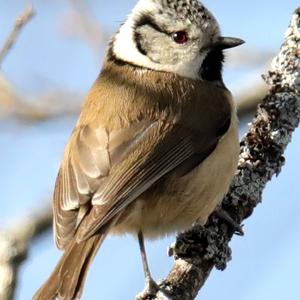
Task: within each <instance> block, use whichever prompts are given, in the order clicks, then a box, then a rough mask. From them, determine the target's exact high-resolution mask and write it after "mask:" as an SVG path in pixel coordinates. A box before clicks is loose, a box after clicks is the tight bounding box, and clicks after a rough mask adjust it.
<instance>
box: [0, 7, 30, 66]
mask: <svg viewBox="0 0 300 300" xmlns="http://www.w3.org/2000/svg"><path fill="white" fill-rule="evenodd" d="M33 16H34V11H33V8H32V6H29V7H27V8H26V9H25V10H24V11H23V13H22V14H21V15H20V16H19V17H18V18H17V19H16V21H15V25H14V28H13V30H12V31H11V33H10V34H9V36H8V38H7V39H6V41H5V43H4V45H3V47H2V48H1V49H0V67H1V65H2V63H3V60H4V58H5V57H6V55H7V54H8V52H9V51H10V50H11V48H12V47H13V45H14V43H15V42H16V40H17V37H18V35H19V33H20V31H21V30H22V28H23V27H24V26H25V25H26V24H27V23H28V22H29V21H30V20H31V19H32V17H33Z"/></svg>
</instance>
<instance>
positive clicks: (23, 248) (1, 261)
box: [0, 206, 52, 300]
mask: <svg viewBox="0 0 300 300" xmlns="http://www.w3.org/2000/svg"><path fill="white" fill-rule="evenodd" d="M51 225H52V210H51V208H50V207H48V206H47V207H43V208H42V209H41V210H40V211H39V212H37V213H35V214H32V215H31V216H28V217H26V218H23V219H21V220H20V221H18V222H16V223H15V224H13V225H12V226H11V227H9V228H8V229H6V230H5V231H4V230H2V231H0V299H1V300H12V299H14V293H15V289H16V284H17V277H18V276H17V275H18V271H19V268H20V266H21V264H22V262H23V261H24V260H25V259H26V257H27V250H28V248H29V243H30V242H31V241H32V240H33V239H35V238H37V237H38V236H40V235H41V234H43V233H44V232H45V231H46V230H48V229H50V228H51Z"/></svg>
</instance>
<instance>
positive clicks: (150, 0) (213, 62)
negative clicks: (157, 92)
mask: <svg viewBox="0 0 300 300" xmlns="http://www.w3.org/2000/svg"><path fill="white" fill-rule="evenodd" d="M242 43H243V41H242V40H240V39H236V38H228V37H222V36H221V35H220V29H219V25H218V23H217V21H216V19H215V18H214V16H213V15H212V14H211V13H210V12H209V11H208V10H207V9H206V8H205V7H204V6H203V5H202V4H201V3H200V2H199V1H198V0H140V1H139V2H138V3H137V5H136V6H135V8H134V9H133V11H132V13H131V14H130V15H129V17H128V19H127V20H126V22H125V23H124V24H123V25H122V26H121V27H120V29H119V31H118V32H117V34H116V35H115V37H114V38H113V40H112V43H111V48H110V53H111V54H112V55H113V56H114V58H115V59H118V60H121V61H125V62H128V63H131V64H133V65H136V66H139V67H143V68H147V69H153V70H157V71H164V72H172V73H176V74H178V75H180V76H183V77H188V78H193V79H199V78H200V79H201V78H202V79H205V80H211V81H213V80H220V79H221V72H222V62H223V59H224V56H223V50H224V49H226V48H231V47H235V46H238V45H240V44H242Z"/></svg>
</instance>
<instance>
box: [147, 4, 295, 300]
mask: <svg viewBox="0 0 300 300" xmlns="http://www.w3.org/2000/svg"><path fill="white" fill-rule="evenodd" d="M299 41H300V8H299V9H298V10H296V11H295V13H294V15H293V17H292V21H291V24H290V26H289V28H288V31H287V33H286V38H285V41H284V44H283V45H282V47H281V50H280V52H279V54H278V55H277V57H276V58H275V59H274V60H273V63H272V66H271V70H270V71H269V72H268V74H267V75H265V76H264V79H265V81H266V83H267V84H268V86H269V92H268V95H267V96H266V97H265V99H264V100H263V101H262V104H261V105H259V106H258V111H257V116H256V117H255V119H254V120H253V122H252V124H251V126H250V128H249V131H248V133H247V134H246V136H245V137H244V139H243V140H242V142H241V149H240V160H239V164H238V172H237V174H236V176H235V178H234V180H233V182H232V185H231V187H230V191H229V192H228V194H227V195H226V197H225V199H224V201H223V203H222V208H223V209H224V210H226V211H227V212H228V213H229V214H230V216H231V217H232V218H233V219H234V220H235V221H236V222H237V223H238V224H241V223H242V221H243V220H244V219H246V218H248V217H249V216H250V215H251V214H252V212H253V210H254V208H255V207H256V205H257V204H258V203H260V202H261V198H262V191H263V189H264V188H265V186H266V183H267V182H268V181H270V180H271V178H272V177H273V176H274V175H278V174H279V173H280V171H281V167H282V166H283V164H284V157H283V153H284V150H285V148H286V146H287V145H288V143H289V142H290V141H291V137H292V133H293V131H294V130H295V129H296V127H297V126H298V125H299V120H300V44H299ZM233 234H234V230H233V228H232V227H230V226H229V225H228V224H226V222H225V221H224V220H221V219H220V218H218V217H217V216H216V215H213V216H211V218H210V219H209V221H208V223H207V225H206V226H205V228H203V227H201V226H197V225H195V226H194V227H193V228H192V229H191V230H189V231H187V232H185V233H182V234H180V235H179V236H178V237H177V241H176V244H175V246H174V247H173V248H172V251H171V254H173V255H174V257H175V265H174V266H173V269H172V270H171V272H170V273H169V275H168V277H167V278H166V279H164V280H163V281H162V282H161V283H160V287H161V291H163V292H164V294H165V295H168V299H172V300H191V299H194V298H195V297H196V296H197V294H198V291H199V290H200V289H201V287H202V286H203V285H204V284H205V281H206V279H207V278H208V276H209V274H210V271H211V270H212V269H213V268H214V267H216V268H217V269H222V270H223V269H225V267H226V264H227V262H228V261H229V260H230V259H231V249H230V248H229V246H228V243H229V241H230V240H231V238H232V236H233ZM145 299H146V298H145ZM147 299H166V297H165V296H163V295H162V293H161V292H160V293H159V294H157V295H156V296H155V297H147Z"/></svg>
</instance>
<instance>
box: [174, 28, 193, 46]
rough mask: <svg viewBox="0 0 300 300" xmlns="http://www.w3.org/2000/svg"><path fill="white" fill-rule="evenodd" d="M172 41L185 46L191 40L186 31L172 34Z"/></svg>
mask: <svg viewBox="0 0 300 300" xmlns="http://www.w3.org/2000/svg"><path fill="white" fill-rule="evenodd" d="M172 39H173V41H174V42H175V43H177V44H185V43H186V42H187V41H188V40H189V38H188V35H187V33H186V32H185V31H177V32H173V33H172Z"/></svg>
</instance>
